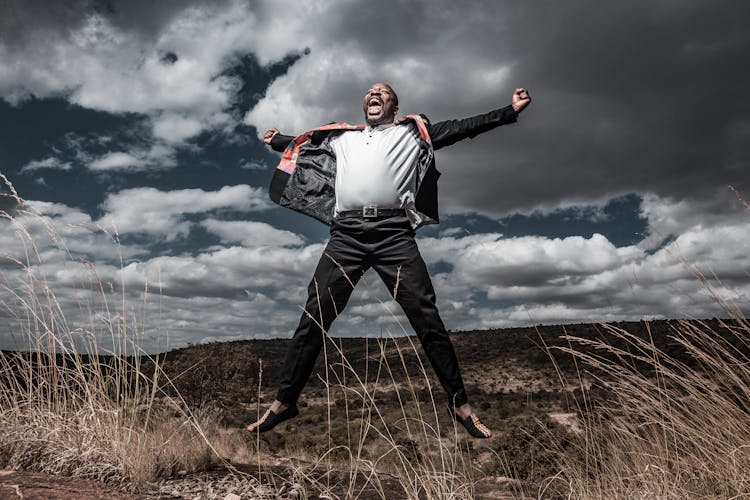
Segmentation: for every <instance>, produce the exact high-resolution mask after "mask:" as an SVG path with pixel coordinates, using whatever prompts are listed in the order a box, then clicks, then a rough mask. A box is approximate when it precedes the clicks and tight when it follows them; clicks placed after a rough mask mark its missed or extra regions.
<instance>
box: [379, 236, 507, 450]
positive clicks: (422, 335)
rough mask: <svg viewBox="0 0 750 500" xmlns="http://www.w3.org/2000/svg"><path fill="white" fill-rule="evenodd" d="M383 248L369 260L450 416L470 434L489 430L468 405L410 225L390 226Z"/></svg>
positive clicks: (487, 433) (486, 433)
mask: <svg viewBox="0 0 750 500" xmlns="http://www.w3.org/2000/svg"><path fill="white" fill-rule="evenodd" d="M391 229H392V230H391V235H390V237H389V238H388V239H389V240H390V242H389V245H388V246H387V247H383V248H380V249H379V251H378V252H377V253H376V259H375V261H374V262H373V265H372V267H373V269H375V271H376V272H377V273H378V275H379V276H380V278H381V279H382V280H383V282H384V283H385V285H386V286H387V287H388V289H389V290H390V292H391V295H393V298H394V299H395V300H396V301H397V302H398V303H399V305H400V306H401V308H402V309H403V310H404V313H405V314H406V317H407V318H408V319H409V323H410V324H411V326H412V328H414V331H415V333H416V334H417V338H418V339H419V340H420V342H421V343H422V347H423V348H424V351H425V354H427V358H428V359H429V360H430V364H431V365H432V368H433V369H434V370H435V374H436V375H437V377H438V380H439V381H440V383H441V385H442V386H443V389H445V391H446V392H447V393H448V399H449V401H450V408H449V410H450V411H451V415H452V416H453V418H455V419H456V420H457V421H459V422H460V423H461V424H462V425H463V426H464V427H465V428H466V430H467V431H469V433H470V434H471V435H472V436H474V437H479V438H488V437H490V436H491V435H492V432H491V431H490V430H489V429H488V428H487V427H486V426H485V425H484V424H482V423H481V422H480V421H479V418H478V417H477V416H476V415H475V414H474V412H473V410H472V408H471V406H470V405H469V401H468V398H467V396H466V391H465V390H464V383H463V379H462V377H461V370H460V368H459V365H458V359H457V357H456V352H455V350H454V349H453V343H452V342H451V340H450V337H449V336H448V332H447V330H446V329H445V326H444V325H443V321H442V319H440V313H439V312H438V309H437V305H436V304H435V300H436V297H435V290H434V288H433V286H432V280H431V279H430V275H429V273H428V272H427V266H426V265H425V263H424V260H423V259H422V256H421V254H420V253H419V248H418V247H417V243H416V241H414V231H413V230H412V229H411V226H408V225H407V226H405V227H403V226H402V228H400V229H399V228H398V227H397V226H394V227H393V228H391Z"/></svg>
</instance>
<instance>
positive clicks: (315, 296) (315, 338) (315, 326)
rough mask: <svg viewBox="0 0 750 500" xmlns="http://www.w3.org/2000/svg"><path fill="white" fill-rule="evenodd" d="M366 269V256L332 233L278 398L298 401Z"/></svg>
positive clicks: (290, 351)
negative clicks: (327, 340) (336, 320)
mask: <svg viewBox="0 0 750 500" xmlns="http://www.w3.org/2000/svg"><path fill="white" fill-rule="evenodd" d="M364 270H365V265H364V264H363V256H362V255H361V254H360V253H359V252H358V251H357V250H356V249H355V248H352V247H351V246H350V245H347V242H346V241H345V238H343V237H342V236H341V235H337V234H332V235H331V239H330V241H329V242H328V245H327V246H326V249H325V250H324V251H323V255H322V256H321V257H320V261H319V262H318V266H317V267H316V269H315V274H314V275H313V279H312V280H311V281H310V285H309V286H308V289H307V295H308V298H307V303H306V305H305V310H304V311H303V313H302V317H301V318H300V322H299V326H298V327H297V330H296V331H295V333H294V336H293V337H292V341H291V343H290V345H289V348H288V349H287V353H286V359H285V361H284V368H283V369H282V371H281V381H280V383H279V391H278V394H277V396H276V399H278V400H279V401H281V402H282V403H286V404H292V403H296V402H297V399H298V398H299V395H300V393H301V392H302V389H303V388H304V386H305V384H306V383H307V380H308V379H309V378H310V374H311V373H312V370H313V367H314V366H315V361H316V359H317V358H318V355H319V354H320V349H321V348H322V346H323V341H324V337H325V333H326V332H327V331H328V329H329V328H330V326H331V324H332V323H333V320H334V319H335V318H336V316H337V315H338V314H340V313H341V311H343V309H344V307H346V303H347V301H348V300H349V297H350V296H351V293H352V290H354V286H355V285H356V284H357V281H359V278H360V277H361V276H362V273H363V272H364Z"/></svg>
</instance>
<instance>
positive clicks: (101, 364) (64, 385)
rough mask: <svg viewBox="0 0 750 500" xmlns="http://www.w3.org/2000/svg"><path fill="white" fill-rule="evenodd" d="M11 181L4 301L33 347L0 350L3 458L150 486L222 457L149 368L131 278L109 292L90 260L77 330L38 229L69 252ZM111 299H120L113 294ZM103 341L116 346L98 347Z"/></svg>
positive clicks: (0, 295)
mask: <svg viewBox="0 0 750 500" xmlns="http://www.w3.org/2000/svg"><path fill="white" fill-rule="evenodd" d="M2 179H3V180H4V181H5V183H6V185H7V186H8V187H9V188H10V189H11V192H12V193H13V197H14V198H15V200H16V202H17V204H18V207H17V209H16V210H15V211H14V213H13V214H11V213H7V212H2V213H0V217H1V218H2V219H5V221H4V222H3V223H4V224H5V225H7V226H9V227H12V228H13V229H14V230H15V232H16V234H17V235H18V238H19V240H20V242H21V243H22V248H23V249H24V250H23V255H20V256H19V255H15V256H11V255H4V256H2V257H3V260H4V261H5V262H4V264H5V266H4V269H6V271H3V275H2V278H3V280H2V283H1V284H0V299H1V300H2V302H1V303H0V306H2V308H3V310H4V313H6V314H7V315H9V316H10V317H11V318H12V319H13V320H14V323H15V324H16V325H18V332H17V333H18V334H19V336H20V337H21V339H22V342H21V343H22V344H23V345H25V346H26V348H27V349H28V351H27V352H8V353H5V352H3V353H0V387H1V388H2V389H1V390H0V426H2V429H3V432H2V433H0V466H3V467H9V468H28V469H32V470H37V471H42V472H50V473H57V474H67V475H76V476H82V477H86V478H93V479H98V480H102V481H106V482H109V483H113V484H116V485H118V486H121V487H124V488H127V489H131V490H144V489H146V488H147V487H148V484H149V483H150V482H151V481H154V480H155V479H156V478H158V477H162V476H165V475H170V474H173V473H175V472H177V471H180V470H185V471H194V470H199V469H202V468H205V467H206V466H207V465H209V464H211V463H212V462H215V461H216V458H215V456H214V455H213V453H212V451H211V446H210V445H209V443H208V442H207V441H206V440H205V439H203V437H202V436H203V431H202V430H201V426H200V425H199V422H198V420H197V419H196V416H195V415H193V414H192V413H191V412H190V411H189V410H188V409H187V407H186V406H185V405H184V404H183V403H182V401H181V400H180V399H179V397H177V398H167V397H164V394H163V391H162V388H163V387H165V386H168V385H169V383H170V382H169V380H168V379H166V378H165V377H164V375H163V373H162V371H161V370H160V367H159V362H158V359H151V361H152V363H153V364H154V365H155V366H156V368H155V369H154V370H152V371H151V375H148V376H147V375H146V374H145V373H144V371H143V370H142V366H141V363H142V361H143V360H144V359H146V358H147V356H143V355H142V356H134V355H130V354H143V353H141V352H140V351H139V348H138V342H139V339H140V338H141V336H142V334H143V326H142V325H143V322H142V321H141V318H139V317H138V312H137V308H132V307H130V305H129V304H128V303H127V302H126V300H125V295H126V293H125V284H124V283H121V284H120V286H121V289H120V292H119V295H118V294H113V293H109V291H108V290H107V289H106V287H105V285H104V283H103V282H102V281H101V280H100V279H99V278H98V276H97V275H96V270H95V269H94V268H93V266H91V265H88V268H89V270H90V276H89V278H90V279H89V280H87V281H85V282H84V283H82V289H83V290H86V291H88V292H89V297H91V298H90V299H89V300H88V301H87V302H86V303H82V304H79V307H80V308H81V309H82V310H85V311H88V314H89V316H90V324H89V325H88V327H76V328H70V327H69V326H68V323H67V321H66V317H65V314H64V313H63V309H64V307H63V305H62V304H61V303H60V301H58V299H57V297H56V295H55V293H54V291H53V290H52V289H51V287H50V286H48V281H47V277H46V276H45V274H44V261H43V258H42V255H43V254H45V253H46V252H49V249H45V250H44V251H39V249H38V248H37V246H36V242H35V236H38V235H35V234H34V229H32V226H33V227H34V228H36V229H39V228H41V230H42V231H43V232H45V233H46V234H44V235H42V236H43V237H45V238H49V239H50V240H51V241H53V242H55V243H56V244H57V247H58V251H59V252H67V250H66V248H65V245H64V242H63V241H62V240H61V239H60V238H59V236H58V235H57V234H56V233H55V231H54V228H52V227H51V225H50V224H49V222H48V220H47V219H46V218H44V217H42V216H40V215H38V214H36V213H34V212H33V211H32V210H31V209H29V208H28V207H27V206H26V205H25V203H24V201H23V200H22V199H21V198H20V197H19V196H18V195H17V194H16V193H15V191H14V190H13V187H12V185H11V184H10V183H9V182H8V181H7V179H5V178H4V177H2ZM113 297H114V298H113ZM102 339H106V340H108V342H107V344H109V345H111V346H112V347H111V348H110V350H109V351H108V352H101V345H100V344H101V342H102Z"/></svg>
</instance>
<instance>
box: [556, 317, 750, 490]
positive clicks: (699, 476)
mask: <svg viewBox="0 0 750 500" xmlns="http://www.w3.org/2000/svg"><path fill="white" fill-rule="evenodd" d="M720 327H721V328H720V330H721V332H719V331H717V330H715V329H714V328H712V327H711V326H710V325H709V324H708V323H707V322H702V321H679V322H676V323H674V324H672V326H671V331H670V334H669V338H670V339H671V340H672V341H673V342H674V343H675V345H676V346H677V347H678V349H679V350H680V351H682V353H683V354H682V355H680V356H679V357H677V356H676V355H669V354H667V353H666V352H664V350H662V349H660V348H658V347H657V346H656V344H655V342H654V339H653V337H652V335H651V329H650V328H649V329H648V338H641V337H639V336H635V335H633V334H631V333H629V332H627V331H625V330H623V329H621V328H618V327H616V326H612V325H604V329H605V331H606V332H607V333H609V334H610V337H611V338H612V339H614V342H605V341H604V340H590V339H589V340H587V339H582V338H578V337H568V339H569V341H570V345H569V346H568V347H564V348H561V350H562V351H563V352H565V353H567V354H570V355H573V356H574V357H575V358H576V359H577V360H578V361H580V363H581V365H582V367H583V368H584V369H585V370H587V371H590V372H591V373H592V374H593V375H594V376H595V378H596V379H597V381H598V384H600V385H601V386H604V387H606V388H607V389H608V391H609V394H611V398H610V399H609V401H607V402H606V403H604V404H603V405H602V407H599V408H595V409H591V408H588V407H586V408H585V410H586V411H584V412H582V413H583V415H584V416H585V418H584V419H583V429H584V434H585V439H584V440H583V443H584V445H583V446H582V447H581V449H580V450H579V454H578V456H577V457H575V456H574V457H571V455H561V466H562V470H563V472H562V474H561V475H560V476H559V477H558V478H557V480H559V481H562V482H563V483H566V484H567V485H568V486H569V487H570V490H571V492H572V494H571V496H572V497H573V498H612V499H620V498H622V499H625V498H669V499H692V498H748V497H750V472H748V471H750V325H748V323H747V322H746V320H745V319H744V318H742V317H740V316H735V317H734V320H733V321H722V322H721V323H720Z"/></svg>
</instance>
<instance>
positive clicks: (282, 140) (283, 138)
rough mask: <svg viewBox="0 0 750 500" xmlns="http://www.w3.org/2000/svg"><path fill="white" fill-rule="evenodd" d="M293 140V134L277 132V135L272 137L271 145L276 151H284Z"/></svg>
mask: <svg viewBox="0 0 750 500" xmlns="http://www.w3.org/2000/svg"><path fill="white" fill-rule="evenodd" d="M293 140H294V137H292V136H291V135H284V134H276V135H275V136H273V139H271V144H270V146H271V148H273V150H274V151H278V152H279V153H283V152H284V150H285V149H286V147H287V146H288V145H289V143H290V142H292V141H293Z"/></svg>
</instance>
